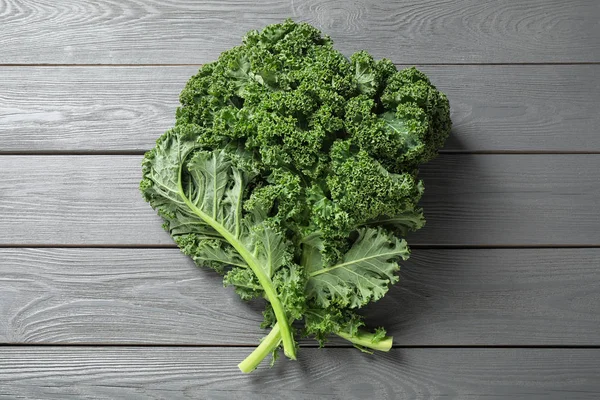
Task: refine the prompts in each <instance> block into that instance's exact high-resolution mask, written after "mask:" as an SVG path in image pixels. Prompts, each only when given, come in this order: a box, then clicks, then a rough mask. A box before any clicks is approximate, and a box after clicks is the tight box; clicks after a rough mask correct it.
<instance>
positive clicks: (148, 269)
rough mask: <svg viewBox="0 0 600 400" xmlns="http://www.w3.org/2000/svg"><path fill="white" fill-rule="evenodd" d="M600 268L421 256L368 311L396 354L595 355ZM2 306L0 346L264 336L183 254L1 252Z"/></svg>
mask: <svg viewBox="0 0 600 400" xmlns="http://www.w3.org/2000/svg"><path fill="white" fill-rule="evenodd" d="M598 265H600V249H502V250H499V249H497V250H473V249H471V250H455V249H447V250H423V249H416V250H413V254H412V257H411V259H410V260H409V261H407V262H404V263H403V264H402V269H401V274H400V277H401V279H400V283H399V284H398V285H396V286H394V287H393V288H392V289H391V290H390V292H389V293H388V294H387V295H386V297H384V299H382V300H380V301H379V302H378V303H375V304H372V305H370V306H369V307H367V308H366V309H365V310H363V314H364V315H367V317H368V318H367V322H368V324H369V326H371V327H373V328H374V327H377V326H384V327H386V328H387V331H388V333H389V334H390V335H392V336H394V343H395V345H397V346H440V345H443V346H448V345H451V346H460V345H478V346H497V345H503V346H507V345H510V346H525V345H530V346H535V345H553V346H557V345H561V346H565V345H566V346H573V345H588V346H596V345H599V344H600V294H599V293H598V290H597V288H598V286H599V285H600V270H599V269H598ZM0 305H1V306H0V343H4V344H42V343H43V344H51V343H71V344H73V343H78V344H95V345H101V344H162V345H164V344H193V345H212V346H216V345H228V346H230V345H254V344H256V343H258V341H259V339H260V338H261V337H262V336H264V334H265V331H263V330H261V329H259V324H260V322H261V320H262V317H261V314H260V312H261V311H262V305H261V303H254V304H248V303H244V302H242V301H241V300H239V298H238V297H237V295H235V293H233V291H232V290H231V288H226V289H224V288H223V287H222V283H221V280H220V277H219V276H217V274H215V273H213V272H212V271H209V270H207V269H199V268H197V267H195V266H194V264H193V263H192V262H191V260H190V259H189V258H188V257H186V256H184V255H183V254H181V253H180V252H179V251H178V250H176V249H64V248H63V249H0ZM224 332H226V335H225V334H224ZM332 343H333V344H336V345H342V346H348V345H349V343H347V342H345V341H343V340H334V341H333V342H332ZM302 344H303V345H308V346H315V345H316V343H315V342H314V341H313V340H306V341H303V342H302ZM0 364H1V363H0Z"/></svg>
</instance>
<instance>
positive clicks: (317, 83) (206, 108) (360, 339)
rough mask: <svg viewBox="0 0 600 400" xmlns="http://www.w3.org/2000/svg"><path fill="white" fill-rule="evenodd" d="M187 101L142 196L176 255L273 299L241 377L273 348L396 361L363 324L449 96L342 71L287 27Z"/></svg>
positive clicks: (401, 78) (358, 67) (395, 255)
mask: <svg viewBox="0 0 600 400" xmlns="http://www.w3.org/2000/svg"><path fill="white" fill-rule="evenodd" d="M180 100H181V106H180V107H179V109H178V110H177V122H176V124H175V127H173V128H172V129H170V130H169V131H167V132H166V133H165V134H164V135H163V136H161V137H160V138H159V139H158V141H157V144H156V147H155V148H154V149H152V150H151V151H149V152H148V153H146V155H145V157H144V161H143V180H142V182H141V185H140V188H141V191H142V193H143V196H144V198H145V199H146V200H147V201H148V202H149V203H150V204H151V206H152V207H153V208H154V209H156V210H157V211H158V213H159V215H160V216H161V217H162V218H163V219H164V221H165V224H164V227H165V229H167V230H168V231H169V232H170V234H171V235H172V237H173V239H174V240H175V242H176V243H177V244H178V245H179V247H180V248H181V250H182V251H183V252H184V253H185V254H187V255H189V256H190V257H192V258H193V260H194V261H195V262H196V263H197V264H198V265H200V266H208V267H211V268H213V269H214V270H216V271H217V272H219V273H221V274H223V275H224V283H225V285H226V286H233V287H234V288H235V290H236V292H237V293H238V294H239V295H240V296H241V297H242V298H243V299H244V300H249V299H254V298H259V297H260V298H264V299H266V302H265V304H266V310H265V312H264V323H263V327H265V328H270V329H271V331H270V333H269V334H268V335H267V336H266V338H264V339H263V341H262V342H261V344H260V345H259V346H258V347H257V349H256V350H255V351H254V352H253V353H252V354H251V355H250V356H249V357H248V358H247V359H246V360H244V361H243V362H242V363H241V364H240V369H241V370H242V371H244V372H249V371H251V370H253V369H254V368H256V366H257V365H258V364H259V363H260V362H261V361H262V360H263V359H264V358H265V357H266V356H267V355H268V354H271V353H272V354H273V355H274V359H275V356H276V354H277V349H278V348H279V347H280V346H283V350H284V353H285V355H286V356H288V357H289V358H292V359H294V358H295V357H296V351H297V344H296V340H295V338H296V336H297V335H308V336H314V337H316V339H317V340H319V342H320V343H321V344H322V343H323V342H324V340H325V339H326V337H327V336H328V335H330V334H335V335H338V336H340V337H342V338H344V339H346V340H349V341H350V342H352V343H354V344H355V345H356V346H357V347H359V348H361V349H376V350H383V351H385V350H389V348H390V347H391V344H392V339H391V338H390V337H386V336H385V331H384V330H383V329H381V328H380V329H377V330H375V331H374V332H368V331H365V330H363V328H362V327H363V325H364V323H363V322H362V318H361V317H360V316H359V315H358V314H357V313H356V310H357V309H359V308H361V307H362V306H364V305H366V304H367V303H369V302H372V301H376V300H378V299H380V298H381V297H382V296H384V294H385V293H386V292H387V290H388V288H389V286H390V285H391V284H393V283H395V282H396V281H397V280H398V277H397V272H398V269H399V266H398V261H399V260H400V259H406V258H408V256H409V249H408V247H407V245H406V241H405V240H404V239H403V237H404V236H405V234H406V232H408V231H410V230H416V229H419V228H421V227H422V226H423V224H424V219H423V214H422V210H421V209H420V208H419V207H418V206H417V203H418V202H419V199H420V197H421V195H422V193H423V184H422V182H421V181H420V180H419V179H418V177H417V173H418V166H419V165H420V164H421V163H424V162H426V161H429V160H431V159H432V158H434V157H435V156H436V155H437V150H438V149H439V148H440V147H441V146H442V145H443V144H444V141H445V139H446V137H447V136H448V133H449V131H450V126H451V121H450V115H449V104H448V100H447V98H446V96H445V95H444V94H443V93H441V92H439V91H437V90H436V88H435V87H434V86H433V85H432V84H431V83H430V82H429V79H428V78H427V77H426V76H425V75H424V74H423V73H421V72H419V71H418V70H417V69H415V68H408V69H404V70H402V71H397V69H396V67H395V66H394V65H393V64H392V63H391V62H390V61H389V60H386V59H383V60H379V61H375V60H374V59H373V58H372V57H371V56H370V55H369V54H368V53H366V52H364V51H361V52H358V53H356V54H354V55H352V56H351V57H350V59H347V58H346V57H344V56H343V55H342V54H341V53H340V52H338V51H336V50H334V48H333V46H332V41H331V40H330V39H329V38H328V37H326V36H323V35H322V34H321V32H319V31H318V30H317V29H315V28H314V27H312V26H310V25H308V24H296V23H294V22H293V21H291V20H287V21H285V22H284V23H281V24H275V25H270V26H267V27H266V28H265V29H264V30H263V31H262V32H258V31H251V32H249V33H248V34H247V35H246V37H245V38H244V40H243V44H242V45H241V46H239V47H235V48H233V49H231V50H229V51H226V52H224V53H223V54H221V56H220V57H219V59H218V60H217V61H216V62H213V63H210V64H206V65H204V66H202V68H200V70H199V72H198V73H197V74H196V75H195V76H193V77H192V78H191V79H190V80H189V82H188V83H187V85H186V87H185V89H184V90H183V92H182V93H181V96H180ZM295 321H302V323H303V329H302V330H301V332H296V330H295V329H293V327H292V323H293V322H295Z"/></svg>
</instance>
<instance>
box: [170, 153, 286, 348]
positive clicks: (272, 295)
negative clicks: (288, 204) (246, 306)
mask: <svg viewBox="0 0 600 400" xmlns="http://www.w3.org/2000/svg"><path fill="white" fill-rule="evenodd" d="M182 168H183V163H182V164H181V165H180V166H179V177H178V179H177V180H178V189H179V196H181V198H182V199H183V201H184V202H185V204H186V205H187V206H188V207H189V208H190V210H192V212H194V213H195V214H196V215H197V216H198V217H200V218H201V219H202V220H204V221H205V222H206V223H207V224H208V225H210V226H211V227H212V228H213V229H214V230H216V231H217V232H218V233H219V234H220V235H221V236H223V237H224V238H225V240H227V241H228V242H229V243H230V244H231V245H232V246H233V248H234V249H235V250H236V251H237V252H238V253H239V254H240V256H242V258H243V259H244V261H246V263H247V264H248V267H250V269H251V270H252V272H254V274H255V275H256V277H257V278H258V282H259V283H260V285H261V286H262V287H263V289H264V291H265V295H266V296H267V299H268V300H269V302H270V303H271V306H272V307H273V312H274V313H275V318H276V319H277V322H278V323H279V330H280V331H281V339H282V340H283V352H284V354H285V355H286V356H287V357H289V358H291V359H292V360H295V359H296V344H295V342H294V337H293V336H292V331H291V328H290V324H289V323H288V319H287V316H286V313H285V310H284V308H283V304H281V301H280V300H279V297H278V296H277V292H276V291H275V288H274V287H273V282H271V278H270V277H269V276H267V274H265V272H264V271H263V269H262V268H261V267H260V265H259V263H258V260H257V259H256V257H254V255H252V253H250V251H248V249H247V248H246V247H245V246H244V245H243V244H242V243H241V242H240V241H239V240H238V239H237V238H236V237H234V236H233V235H232V234H231V232H229V231H228V230H227V229H225V227H224V226H223V225H221V224H220V223H218V222H217V221H216V220H215V219H213V218H212V217H210V216H209V215H208V214H206V213H205V212H204V211H202V210H200V209H199V208H198V207H196V205H195V204H194V203H192V202H191V201H190V199H189V198H188V197H187V196H186V195H185V192H184V190H183V184H182V182H181V174H182Z"/></svg>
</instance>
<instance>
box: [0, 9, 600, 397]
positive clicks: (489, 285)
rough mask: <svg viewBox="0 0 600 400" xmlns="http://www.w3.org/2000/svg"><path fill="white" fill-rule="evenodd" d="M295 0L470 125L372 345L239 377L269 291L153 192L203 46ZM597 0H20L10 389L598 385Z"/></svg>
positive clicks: (149, 391) (10, 163)
mask: <svg viewBox="0 0 600 400" xmlns="http://www.w3.org/2000/svg"><path fill="white" fill-rule="evenodd" d="M285 17H293V18H295V19H296V20H298V21H307V22H310V23H312V24H314V25H316V26H317V27H319V28H321V29H322V30H323V31H325V32H326V33H328V34H330V35H331V36H332V38H333V39H334V40H335V42H336V45H337V47H338V48H339V49H340V50H342V51H343V52H344V53H346V54H350V53H352V52H354V51H356V50H359V49H363V48H364V49H368V50H369V51H371V52H372V53H373V54H374V55H375V56H377V57H388V58H390V59H392V61H394V62H396V63H398V64H399V65H403V64H407V65H413V64H414V65H417V66H419V67H420V68H422V69H423V70H424V71H425V72H427V73H428V74H429V75H430V77H431V79H432V80H433V81H434V83H435V84H436V85H437V86H438V87H439V88H440V89H441V90H443V91H445V92H446V93H447V94H448V96H449V98H450V101H451V105H452V118H453V120H454V129H453V134H452V138H451V139H450V140H449V142H448V145H447V147H446V148H445V150H444V151H443V154H442V155H441V156H440V157H439V158H438V159H437V160H436V161H435V162H433V163H431V164H430V165H428V166H427V167H425V168H424V172H423V178H424V179H425V183H426V195H425V198H424V200H423V205H424V207H425V210H426V215H427V219H428V225H427V227H426V228H425V229H423V230H422V231H421V232H419V233H418V234H416V235H414V236H413V237H412V238H411V243H413V257H412V258H411V260H410V261H409V262H407V263H406V264H405V265H404V266H403V269H402V277H401V283H400V285H399V286H397V287H395V288H393V289H392V290H391V292H390V294H389V295H388V296H387V297H386V298H385V299H384V300H382V301H381V302H380V303H378V304H376V305H373V306H372V307H370V308H369V309H368V310H367V313H368V315H369V317H368V321H369V322H370V323H371V324H372V325H376V324H383V325H385V326H386V327H388V330H389V332H390V333H391V334H392V335H393V336H394V338H395V346H394V348H393V349H392V351H391V352H390V353H389V354H377V355H374V356H369V355H365V354H362V353H360V352H358V351H357V350H355V349H352V348H348V347H346V345H344V344H343V343H341V342H334V344H333V345H332V346H330V347H329V348H327V349H324V350H320V349H316V348H314V345H311V344H310V343H309V342H306V343H303V346H304V348H302V349H301V351H300V353H299V357H300V358H299V360H298V361H297V362H291V361H285V360H281V362H279V363H278V365H277V366H276V367H275V368H273V369H268V368H267V367H265V366H262V367H261V368H260V369H259V370H258V371H256V372H255V373H253V374H251V375H242V374H241V373H239V372H238V370H237V368H236V364H237V362H238V361H239V360H241V359H242V358H243V357H245V355H246V354H247V353H248V352H249V351H250V350H251V347H252V346H254V345H255V344H256V343H257V341H258V340H259V338H260V337H261V336H262V335H263V334H264V333H263V332H261V330H260V329H259V328H258V323H259V322H260V320H261V316H260V314H259V311H258V309H255V308H254V307H252V306H248V305H246V304H243V303H242V302H241V301H239V300H238V299H237V298H236V296H235V295H234V294H233V293H232V291H231V290H229V289H223V288H222V287H221V285H220V280H219V278H218V277H216V276H215V275H214V274H211V273H210V272H208V271H204V270H200V269H198V268H196V267H194V266H193V264H192V263H191V261H190V260H188V259H187V258H186V257H184V256H183V255H181V254H180V253H179V251H178V250H177V249H176V248H175V247H174V246H173V244H172V241H171V239H170V238H169V237H168V235H167V234H166V233H165V232H164V231H162V229H161V227H160V225H161V224H160V221H159V219H158V217H157V216H156V215H155V213H154V212H153V211H152V210H151V209H150V207H149V206H148V205H147V204H146V203H144V202H143V201H142V200H141V198H140V195H139V193H138V189H137V185H138V181H139V179H140V161H141V157H142V154H143V152H144V151H145V150H147V149H149V148H150V147H152V145H153V142H154V140H155V139H156V138H157V137H158V136H159V135H160V134H161V133H162V132H163V131H164V130H165V129H167V128H168V127H169V126H170V125H171V124H172V123H173V120H174V111H175V108H176V106H177V95H178V93H179V91H180V90H181V88H182V87H183V85H184V83H185V82H186V80H187V79H188V77H189V76H191V75H192V74H194V73H195V71H196V70H197V69H198V66H199V65H200V64H202V63H204V62H207V61H210V60H213V59H215V58H216V57H217V56H218V54H219V53H220V52H221V51H223V50H225V49H227V48H229V47H231V46H233V45H236V44H237V43H239V40H240V38H241V36H242V35H243V34H244V33H245V32H246V31H247V30H249V29H254V28H261V27H262V26H264V25H265V24H268V23H274V22H279V21H281V20H282V19H284V18H285ZM599 20H600V2H598V1H596V0H587V1H586V0H573V1H569V2H567V1H563V0H514V1H510V0H501V1H492V0H489V1H480V0H449V1H436V0H396V1H389V0H353V1H342V0H329V1H317V0H308V1H300V0H290V1H279V0H269V1H265V2H258V1H257V2H248V1H237V0H222V1H179V0H139V1H138V0H124V1H107V0H81V1H77V0H59V1H52V2H51V1H32V0H0V342H1V346H0V399H71V398H72V399H88V398H107V399H109V398H127V399H145V398H153V399H183V398H185V399H196V398H197V399H437V398H444V399H447V398H452V399H480V398H486V399H500V398H502V399H548V398H552V399H598V398H600V212H599V210H600V178H599V172H600V131H599V128H598V127H599V126H600V112H599V111H600V107H599V104H600V78H599V76H600V23H599Z"/></svg>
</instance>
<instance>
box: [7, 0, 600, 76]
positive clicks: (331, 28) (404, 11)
mask: <svg viewBox="0 0 600 400" xmlns="http://www.w3.org/2000/svg"><path fill="white" fill-rule="evenodd" d="M2 11H3V12H2V19H1V22H2V26H3V29H2V31H1V32H0V48H2V63H18V64H32V63H34V64H35V63H59V64H66V63H69V64H72V63H74V64H82V63H89V64H97V63H110V64H115V63H119V64H121V63H125V64H139V63H146V64H178V63H194V64H198V63H205V62H208V61H211V60H213V59H215V58H216V57H217V56H218V55H219V53H221V52H222V51H223V50H226V49H228V48H230V47H232V46H235V45H238V44H239V43H240V42H241V38H242V36H243V35H244V34H245V33H246V32H247V31H248V30H250V29H261V28H262V27H264V26H265V25H266V24H270V23H275V22H280V21H282V20H283V19H285V18H287V17H292V18H294V19H295V20H298V21H307V22H310V23H312V24H314V25H315V26H317V27H318V28H320V29H322V30H323V31H324V32H325V33H326V34H329V35H330V36H331V37H332V38H333V39H334V41H335V43H336V45H337V48H338V49H340V50H341V51H342V52H344V53H346V54H350V53H352V52H354V51H357V50H360V49H368V50H370V51H371V52H372V53H373V54H374V55H376V56H377V57H388V58H390V59H392V60H393V61H395V62H405V63H466V62H468V63H490V62H495V63H502V62H519V63H522V62H557V61H560V62H565V61H569V62H598V61H600V58H599V55H600V51H599V50H600V47H599V46H600V44H599V42H598V40H597V39H598V37H600V27H599V26H598V24H597V22H598V17H599V16H600V9H599V8H598V4H597V3H596V2H591V1H588V0H576V1H571V2H569V3H565V2H564V1H561V0H551V1H548V0H526V1H520V2H514V1H509V0H503V1H492V0H487V1H483V2H482V1H478V0H465V1H460V2H458V1H450V2H441V3H440V2H438V1H435V0H426V1H420V0H395V1H385V0H375V1H359V2H342V1H331V2H327V3H322V2H320V1H317V0H309V1H292V2H289V1H277V0H269V1H266V2H247V1H241V0H226V1H219V2H214V1H202V2H190V1H154V2H151V3H141V2H137V1H134V0H127V1H121V2H119V3H114V2H110V1H107V0H103V1H89V0H88V1H84V2H82V1H75V0H69V1H61V2H59V3H52V4H51V5H41V4H37V3H27V4H21V3H20V2H18V1H16V0H9V1H8V2H5V3H4V6H3V9H2ZM15 38H18V40H16V39H15Z"/></svg>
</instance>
